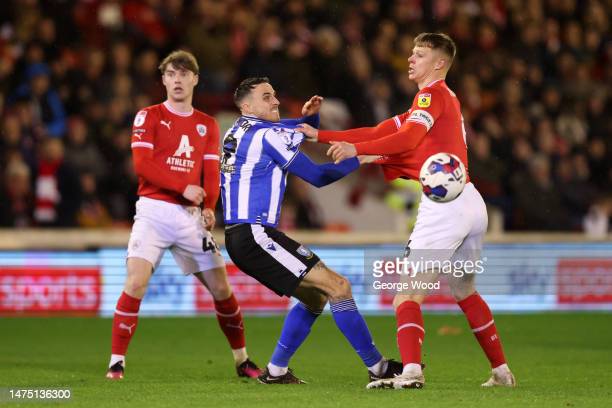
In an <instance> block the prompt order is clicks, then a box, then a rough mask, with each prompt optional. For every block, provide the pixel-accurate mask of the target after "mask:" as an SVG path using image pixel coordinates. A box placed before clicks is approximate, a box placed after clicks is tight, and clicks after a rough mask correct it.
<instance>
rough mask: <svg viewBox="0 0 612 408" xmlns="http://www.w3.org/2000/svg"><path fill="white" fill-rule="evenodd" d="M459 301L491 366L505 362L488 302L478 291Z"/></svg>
mask: <svg viewBox="0 0 612 408" xmlns="http://www.w3.org/2000/svg"><path fill="white" fill-rule="evenodd" d="M457 303H458V304H459V307H461V310H463V313H464V314H465V317H467V320H468V322H469V324H470V327H471V328H472V332H473V333H474V336H476V339H477V340H478V343H480V347H482V350H483V351H484V352H485V354H486V355H487V358H488V359H489V362H490V363H491V367H492V368H495V367H498V366H500V365H502V364H505V363H506V358H505V357H504V350H503V348H502V344H501V340H500V339H499V335H498V334H497V328H496V327H495V322H494V321H493V315H492V314H491V310H490V309H489V306H487V303H486V302H485V301H484V300H483V299H482V298H481V297H480V295H479V294H478V293H477V292H476V293H474V294H472V295H470V296H468V297H467V298H465V299H463V300H462V301H460V302H457Z"/></svg>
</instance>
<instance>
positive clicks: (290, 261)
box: [251, 224, 308, 278]
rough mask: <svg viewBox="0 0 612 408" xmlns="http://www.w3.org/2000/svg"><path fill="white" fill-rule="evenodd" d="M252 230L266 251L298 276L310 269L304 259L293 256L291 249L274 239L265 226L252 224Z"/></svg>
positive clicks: (258, 242)
mask: <svg viewBox="0 0 612 408" xmlns="http://www.w3.org/2000/svg"><path fill="white" fill-rule="evenodd" d="M251 232H252V233H253V237H254V238H255V242H257V244H258V245H259V246H260V247H261V249H263V250H264V251H266V252H267V253H268V254H270V256H272V258H274V259H276V260H277V261H278V263H280V264H281V265H283V266H284V267H285V268H287V269H288V270H289V271H291V273H292V274H294V275H295V276H297V277H298V278H299V277H300V276H302V274H303V273H304V272H305V271H306V269H308V268H307V267H306V265H304V263H302V261H300V260H299V259H297V258H296V257H295V256H293V255H292V254H291V253H290V252H289V251H287V250H286V249H285V248H283V247H282V246H281V245H280V244H278V243H277V242H276V241H274V240H273V239H272V238H270V236H269V235H268V234H266V231H265V230H264V227H262V226H261V225H258V224H251Z"/></svg>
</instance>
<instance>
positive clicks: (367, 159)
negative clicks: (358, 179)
mask: <svg viewBox="0 0 612 408" xmlns="http://www.w3.org/2000/svg"><path fill="white" fill-rule="evenodd" d="M380 157H381V156H379V155H376V154H363V155H359V156H357V159H359V164H370V163H374V162H375V161H376V160H378V159H380Z"/></svg>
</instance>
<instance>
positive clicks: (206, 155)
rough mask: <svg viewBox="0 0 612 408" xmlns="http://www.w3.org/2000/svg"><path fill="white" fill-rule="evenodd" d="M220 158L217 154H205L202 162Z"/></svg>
mask: <svg viewBox="0 0 612 408" xmlns="http://www.w3.org/2000/svg"><path fill="white" fill-rule="evenodd" d="M219 159H220V157H219V155H218V154H205V155H204V160H219Z"/></svg>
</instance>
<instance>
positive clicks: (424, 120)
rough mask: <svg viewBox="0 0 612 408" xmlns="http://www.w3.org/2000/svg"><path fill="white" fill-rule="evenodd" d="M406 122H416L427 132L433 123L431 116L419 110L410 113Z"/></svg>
mask: <svg viewBox="0 0 612 408" xmlns="http://www.w3.org/2000/svg"><path fill="white" fill-rule="evenodd" d="M408 120H409V121H410V122H416V123H420V124H421V125H424V126H425V127H426V128H427V130H428V131H429V129H431V127H432V126H433V125H434V122H435V121H434V118H433V116H431V114H430V113H429V112H427V111H424V110H419V109H417V110H415V111H414V112H412V113H411V114H410V117H409V118H408Z"/></svg>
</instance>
